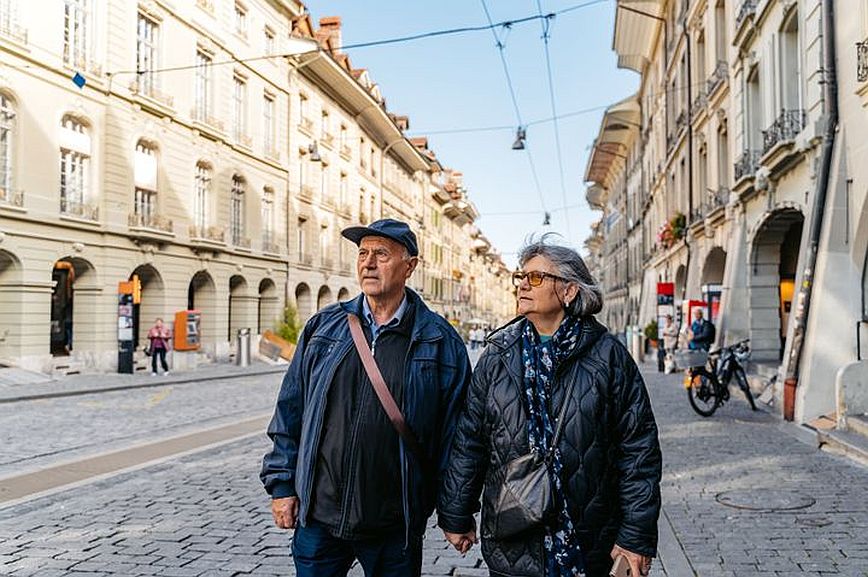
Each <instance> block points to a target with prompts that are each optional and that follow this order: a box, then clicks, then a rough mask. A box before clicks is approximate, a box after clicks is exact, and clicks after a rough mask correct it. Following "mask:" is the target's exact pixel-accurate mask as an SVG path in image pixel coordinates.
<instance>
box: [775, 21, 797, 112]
mask: <svg viewBox="0 0 868 577" xmlns="http://www.w3.org/2000/svg"><path fill="white" fill-rule="evenodd" d="M780 42H781V84H782V85H781V98H782V100H783V101H782V102H781V109H782V110H801V109H802V65H801V57H802V55H801V50H800V42H799V12H798V10H793V11H792V13H791V14H790V16H789V18H787V20H786V23H785V24H784V26H783V28H782V29H781V36H780Z"/></svg>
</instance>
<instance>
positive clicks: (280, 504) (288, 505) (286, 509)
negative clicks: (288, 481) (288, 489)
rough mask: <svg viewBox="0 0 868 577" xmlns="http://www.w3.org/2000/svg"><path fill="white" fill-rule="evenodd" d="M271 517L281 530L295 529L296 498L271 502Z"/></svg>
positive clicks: (296, 517)
mask: <svg viewBox="0 0 868 577" xmlns="http://www.w3.org/2000/svg"><path fill="white" fill-rule="evenodd" d="M271 516H272V517H274V524H275V525H277V526H278V527H280V528H281V529H295V524H296V521H297V520H298V497H284V498H281V499H272V500H271Z"/></svg>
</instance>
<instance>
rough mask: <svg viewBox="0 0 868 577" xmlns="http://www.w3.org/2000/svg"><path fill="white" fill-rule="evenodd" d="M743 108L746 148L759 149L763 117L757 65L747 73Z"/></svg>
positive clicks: (761, 145) (761, 138) (761, 140)
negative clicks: (744, 110)
mask: <svg viewBox="0 0 868 577" xmlns="http://www.w3.org/2000/svg"><path fill="white" fill-rule="evenodd" d="M745 109H746V114H745V132H746V139H745V140H746V141H747V143H748V149H750V150H761V149H762V147H763V133H762V130H763V118H762V92H761V91H760V73H759V66H757V67H756V68H754V70H753V71H751V72H750V73H748V77H747V90H745Z"/></svg>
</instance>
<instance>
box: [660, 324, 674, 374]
mask: <svg viewBox="0 0 868 577" xmlns="http://www.w3.org/2000/svg"><path fill="white" fill-rule="evenodd" d="M661 334H662V336H663V352H664V358H663V364H664V367H665V368H664V370H665V372H666V373H667V374H669V373H671V372H672V371H674V370H675V360H674V359H675V349H676V348H677V347H678V327H677V326H676V325H675V321H673V320H672V315H666V325H665V326H664V327H663V330H662V331H661Z"/></svg>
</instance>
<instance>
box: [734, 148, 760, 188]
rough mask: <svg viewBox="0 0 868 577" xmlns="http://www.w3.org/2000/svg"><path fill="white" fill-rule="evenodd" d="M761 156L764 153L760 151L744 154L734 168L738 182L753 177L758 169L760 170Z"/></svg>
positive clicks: (745, 152)
mask: <svg viewBox="0 0 868 577" xmlns="http://www.w3.org/2000/svg"><path fill="white" fill-rule="evenodd" d="M761 156H762V153H761V152H760V151H759V150H745V151H744V152H743V153H742V155H741V157H740V158H739V159H738V160H737V161H736V163H735V165H734V166H733V168H734V173H735V180H736V182H738V181H739V180H741V179H742V178H745V177H747V176H753V174H754V173H755V172H756V169H757V168H759V161H760V157H761Z"/></svg>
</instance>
